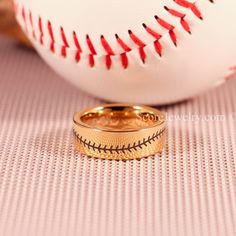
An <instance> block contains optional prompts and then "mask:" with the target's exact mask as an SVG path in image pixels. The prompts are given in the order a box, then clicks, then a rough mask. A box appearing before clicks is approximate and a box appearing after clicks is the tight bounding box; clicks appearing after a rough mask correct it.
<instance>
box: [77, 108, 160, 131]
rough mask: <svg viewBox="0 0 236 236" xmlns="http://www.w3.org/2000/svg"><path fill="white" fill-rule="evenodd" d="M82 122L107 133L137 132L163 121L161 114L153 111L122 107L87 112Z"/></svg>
mask: <svg viewBox="0 0 236 236" xmlns="http://www.w3.org/2000/svg"><path fill="white" fill-rule="evenodd" d="M80 120H81V121H82V123H84V124H85V125H86V126H89V127H93V128H97V129H101V130H106V131H136V130H140V129H143V128H147V127H152V126H155V125H158V124H160V123H162V121H163V119H162V117H160V115H159V114H155V113H154V112H152V111H146V110H143V109H141V108H139V107H137V108H134V107H122V106H120V107H111V108H109V107H108V108H103V109H102V108H100V109H97V110H95V111H91V112H87V113H86V114H84V115H83V116H82V117H81V118H80Z"/></svg>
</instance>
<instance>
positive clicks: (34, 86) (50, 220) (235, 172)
mask: <svg viewBox="0 0 236 236" xmlns="http://www.w3.org/2000/svg"><path fill="white" fill-rule="evenodd" d="M0 58H1V61H0V235H1V236H8V235H17V236H21V235H23V236H25V235H30V236H37V235H40V236H41V235H42V236H44V235H46V236H47V235H50V236H54V235H55V236H60V235H63V236H64V235H66V236H72V235H79V236H87V235H92V236H93V235H96V236H99V235H101V236H106V235H109V236H111V235H112V236H116V235H118V236H121V235H124V236H138V235H140V236H144V235H145V236H157V235H158V236H159V235H164V236H166V235H180V236H184V235H188V236H189V235H191V236H192V235H193V236H194V235H196V236H199V235H204V236H205V235H206V236H209V235H212V236H216V235H223V236H234V235H236V166H235V165H236V163H235V162H236V80H231V81H229V82H227V84H225V85H224V86H222V87H221V88H218V89H216V90H214V91H210V92H208V93H206V94H204V95H202V96H200V97H198V98H196V99H194V100H189V101H187V102H184V103H181V104H178V105H173V106H169V107H163V108H162V110H163V111H166V112H167V113H168V115H170V116H171V115H188V114H192V115H200V116H201V117H200V118H201V119H200V120H196V119H195V121H194V120H189V119H186V118H185V119H184V118H182V119H174V120H173V119H172V120H170V121H169V128H168V139H167V145H166V149H165V151H164V153H163V154H162V155H161V156H156V157H150V158H147V159H143V160H141V161H129V162H116V161H101V160H94V159H89V158H86V157H81V156H80V155H79V154H78V153H76V152H75V151H74V149H73V144H72V138H73V137H72V132H71V128H72V116H73V113H74V112H75V111H78V110H80V109H82V108H85V107H87V106H93V105H97V104H100V103H101V101H99V100H96V99H95V98H92V97H90V96H89V95H87V94H84V93H82V92H81V91H79V90H78V89H76V88H75V87H73V86H72V85H70V84H68V83H67V82H65V81H64V80H62V79H59V78H58V76H57V75H55V74H54V72H52V71H51V70H50V69H49V68H48V67H47V66H46V65H45V64H44V63H43V62H42V61H41V59H40V58H39V57H38V56H37V55H35V54H34V53H32V52H29V51H25V50H23V49H21V48H19V47H15V46H14V44H12V43H11V42H8V41H6V40H5V39H0ZM209 115H210V116H211V117H208V116H209ZM217 115H221V120H218V121H217V120H212V119H213V118H216V116H217Z"/></svg>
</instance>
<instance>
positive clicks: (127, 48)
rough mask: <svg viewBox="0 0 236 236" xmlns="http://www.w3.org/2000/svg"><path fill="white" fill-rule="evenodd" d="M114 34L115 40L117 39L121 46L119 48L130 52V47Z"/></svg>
mask: <svg viewBox="0 0 236 236" xmlns="http://www.w3.org/2000/svg"><path fill="white" fill-rule="evenodd" d="M115 36H116V40H117V42H118V44H119V45H120V46H121V48H123V50H124V51H125V52H130V51H131V48H130V47H129V46H127V44H126V43H125V42H124V41H123V40H122V39H121V38H120V37H119V36H118V34H116V35H115Z"/></svg>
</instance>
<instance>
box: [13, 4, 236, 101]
mask: <svg viewBox="0 0 236 236" xmlns="http://www.w3.org/2000/svg"><path fill="white" fill-rule="evenodd" d="M235 10H236V1H235V0H214V2H213V1H211V0H84V1H83V0H66V1H65V0H50V1H48V0H40V1H39V0H15V11H16V16H17V19H18V22H19V23H20V25H21V26H22V28H23V29H24V31H25V32H26V33H27V35H28V37H29V38H30V39H31V41H32V43H33V44H34V46H35V48H36V49H37V51H38V52H39V54H40V55H41V56H42V57H43V58H44V60H45V61H46V62H47V63H48V64H49V65H50V66H51V67H52V68H53V69H54V70H55V71H57V72H58V73H59V74H60V75H62V76H63V77H64V78H66V79H67V80H69V81H70V82H72V83H73V84H75V85H77V86H78V87H80V88H81V89H82V90H84V91H86V92H88V93H90V94H93V95H95V96H97V97H99V98H102V99H105V100H109V101H115V102H135V103H142V104H167V103H172V102H177V101H181V100H184V99H186V98H189V97H193V96H195V95H197V94H199V93H201V92H203V91H205V90H207V89H210V88H212V87H214V86H217V85H219V84H221V83H223V82H224V81H226V78H228V76H229V75H230V74H231V73H232V71H233V69H234V66H235V65H236V27H235V22H236V14H235ZM231 69H232V71H231Z"/></svg>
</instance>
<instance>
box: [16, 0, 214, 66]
mask: <svg viewBox="0 0 236 236" xmlns="http://www.w3.org/2000/svg"><path fill="white" fill-rule="evenodd" d="M173 1H174V2H175V3H176V4H177V5H178V6H181V7H183V8H186V9H188V10H190V11H191V12H192V13H193V14H194V16H196V17H197V18H198V19H199V20H203V16H202V13H201V11H200V9H199V8H198V7H197V5H196V2H193V3H192V2H190V1H189V0H173ZM206 1H209V2H211V3H214V2H213V0H206ZM14 9H15V12H16V15H17V16H18V17H20V18H21V20H22V22H23V24H24V25H23V28H24V31H25V32H26V33H27V34H28V35H29V36H31V37H33V39H34V40H36V41H38V42H39V43H40V44H41V45H42V46H45V47H48V45H45V42H44V38H45V36H46V35H47V36H49V38H50V43H49V44H50V45H49V49H50V51H51V52H52V53H56V50H55V46H56V45H59V44H58V42H56V39H55V37H54V32H55V29H54V26H53V24H52V22H51V21H50V20H46V19H42V18H41V16H38V20H37V23H38V26H37V27H35V25H34V23H33V22H35V21H34V20H33V18H34V16H33V14H32V12H31V11H30V10H28V11H26V10H25V7H24V6H23V5H21V6H19V4H18V3H17V0H15V2H14ZM164 10H165V11H167V12H168V13H169V14H170V15H171V16H172V17H174V18H178V19H179V22H180V25H181V26H182V28H183V30H184V31H185V32H187V33H189V34H191V28H190V24H189V23H188V21H187V20H186V14H184V13H182V12H181V11H180V10H176V9H174V7H172V8H170V7H168V6H164ZM154 18H155V21H156V23H157V24H158V25H159V26H161V27H162V28H163V29H165V30H167V34H168V35H169V38H170V40H171V42H172V43H173V44H174V45H175V46H176V47H177V44H178V35H177V34H176V32H175V29H176V26H174V25H172V24H171V23H169V22H168V21H166V20H165V19H163V18H160V17H159V16H157V15H155V16H154ZM45 20H46V21H45ZM45 22H46V24H47V25H46V27H45V25H43V24H45ZM142 27H143V28H144V29H145V32H146V33H147V34H148V35H151V36H152V37H153V38H154V42H153V46H154V49H155V52H156V53H157V54H158V55H159V56H160V57H162V54H163V49H164V48H163V44H162V43H161V41H160V39H161V38H162V37H163V36H164V35H165V34H160V33H158V32H157V31H156V30H154V29H152V28H151V27H149V26H148V25H147V24H145V23H143V24H142ZM45 29H47V30H45ZM36 31H38V32H39V37H36V33H35V32H36ZM128 35H129V38H130V39H131V41H132V42H133V43H134V44H135V45H136V46H137V49H138V52H139V58H140V60H141V61H142V63H145V62H146V59H147V54H146V52H145V48H146V46H147V44H145V43H144V42H143V41H142V40H141V38H140V37H139V36H138V35H137V34H136V33H134V32H133V31H132V30H131V29H130V30H128ZM60 37H61V41H62V42H63V45H62V46H61V49H60V55H61V56H62V57H64V58H67V57H68V53H67V50H69V49H70V48H71V47H72V46H71V45H69V43H68V40H67V37H73V40H72V41H73V42H74V45H73V47H75V48H76V53H75V55H74V61H75V62H76V63H78V62H79V61H80V60H81V55H82V54H83V49H82V47H81V43H80V41H79V39H78V37H77V34H76V32H75V31H73V32H71V34H70V36H69V34H68V35H66V34H65V31H64V27H63V26H61V27H60ZM114 37H115V39H116V42H117V44H118V46H119V47H120V48H121V49H122V50H123V52H122V53H120V54H119V57H120V61H121V65H122V67H123V68H124V69H126V68H127V67H128V66H129V59H128V56H127V53H129V52H130V51H132V50H133V49H132V48H131V47H129V46H128V43H126V42H125V41H124V40H123V39H122V38H121V37H120V36H119V35H118V34H115V36H114ZM85 41H86V45H87V47H88V49H89V51H90V53H89V55H88V65H89V66H90V67H91V68H93V67H94V66H95V64H96V60H95V56H96V55H98V54H97V50H96V48H95V46H94V43H93V41H92V39H91V37H90V36H89V35H88V34H87V35H86V38H85ZM100 44H101V46H102V48H103V49H104V50H105V52H106V55H105V56H104V64H105V65H106V68H107V69H110V68H111V67H112V62H113V60H112V58H113V57H114V56H117V55H118V54H115V52H114V49H113V48H112V47H111V44H110V43H109V42H108V41H107V39H106V37H105V36H104V35H101V37H100Z"/></svg>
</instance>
